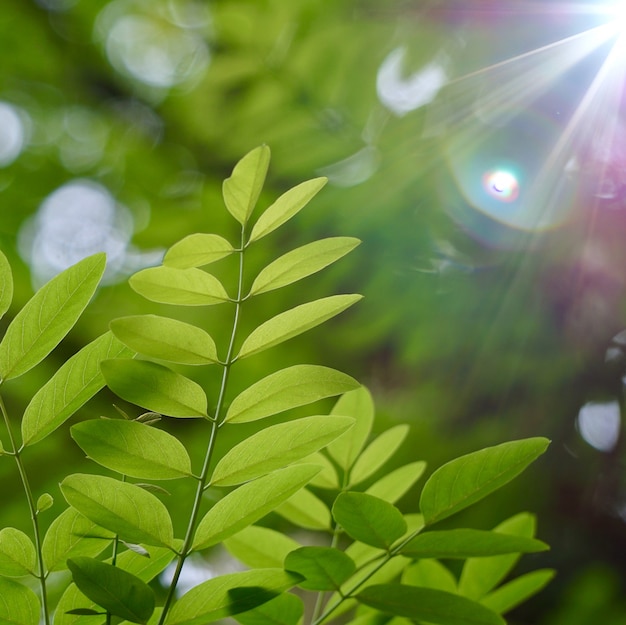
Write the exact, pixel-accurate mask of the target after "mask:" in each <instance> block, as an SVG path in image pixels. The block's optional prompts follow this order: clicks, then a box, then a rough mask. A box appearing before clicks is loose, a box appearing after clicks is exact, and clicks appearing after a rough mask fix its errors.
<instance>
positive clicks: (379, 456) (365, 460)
mask: <svg viewBox="0 0 626 625" xmlns="http://www.w3.org/2000/svg"><path fill="white" fill-rule="evenodd" d="M408 433H409V426H408V425H396V426H395V427H393V428H390V429H389V430H387V431H386V432H383V433H382V434H381V435H380V436H378V437H377V438H375V439H374V440H373V441H372V442H371V443H370V444H369V445H368V446H367V448H366V449H365V450H364V451H363V453H361V455H360V456H359V457H358V458H357V459H356V462H355V463H354V466H353V467H352V470H351V471H350V484H351V485H355V484H359V483H360V482H363V481H364V480H366V479H367V478H368V477H370V476H371V475H374V473H376V471H378V469H380V468H381V467H382V466H383V465H384V464H385V463H386V462H387V461H388V460H389V459H390V458H392V457H393V456H394V454H395V453H396V451H398V448H399V447H400V445H402V443H403V442H404V439H405V438H406V435H407V434H408Z"/></svg>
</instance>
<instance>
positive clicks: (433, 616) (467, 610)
mask: <svg viewBox="0 0 626 625" xmlns="http://www.w3.org/2000/svg"><path fill="white" fill-rule="evenodd" d="M356 598H357V599H358V600H359V601H360V602H361V603H364V604H365V605H368V606H370V607H372V608H375V609H376V610H380V611H381V612H385V613H387V614H393V615H395V616H404V617H406V618H410V619H412V620H419V621H425V622H427V623H433V624H436V625H506V624H505V621H504V619H502V617H501V616H499V615H498V614H496V613H495V612H493V611H492V610H490V609H488V608H486V607H485V606H482V605H480V604H479V603H476V602H474V601H471V600H470V599H466V598H465V597H461V596H459V595H455V594H453V593H450V592H445V591H443V590H435V589H433V588H419V587H418V586H409V585H406V584H377V585H374V586H369V587H368V588H365V589H363V590H362V591H361V592H360V593H359V594H358V595H357V597H356Z"/></svg>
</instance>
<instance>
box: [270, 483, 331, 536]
mask: <svg viewBox="0 0 626 625" xmlns="http://www.w3.org/2000/svg"><path fill="white" fill-rule="evenodd" d="M276 513H277V514H280V516H282V517H284V518H285V519H287V520H288V521H290V522H291V523H293V524H294V525H297V526H299V527H303V528H305V529H309V530H322V531H328V530H330V529H331V516H330V510H329V509H328V506H327V505H326V504H325V503H324V502H323V501H322V500H321V499H320V498H319V497H317V496H316V495H314V494H313V493H312V492H311V491H310V490H308V489H306V488H303V489H301V490H299V491H297V492H295V493H294V494H293V495H292V496H291V497H289V499H288V500H287V501H285V502H284V503H283V504H281V505H280V506H278V508H276Z"/></svg>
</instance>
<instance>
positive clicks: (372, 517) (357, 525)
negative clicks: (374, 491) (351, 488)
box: [332, 492, 407, 549]
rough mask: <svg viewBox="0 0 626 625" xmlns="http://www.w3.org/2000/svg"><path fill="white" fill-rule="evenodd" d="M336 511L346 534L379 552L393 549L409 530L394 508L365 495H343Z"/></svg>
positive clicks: (376, 498) (334, 505) (334, 515)
mask: <svg viewBox="0 0 626 625" xmlns="http://www.w3.org/2000/svg"><path fill="white" fill-rule="evenodd" d="M332 512H333V517H334V518H335V521H337V523H338V524H339V525H341V527H342V528H343V529H344V531H345V532H346V534H348V535H349V536H350V537H352V538H354V539H355V540H360V541H361V542H363V543H365V544H366V545H371V546H372V547H378V548H379V549H389V548H390V547H391V545H392V544H393V543H394V542H395V541H396V540H398V538H400V537H401V536H403V535H404V533H405V532H406V530H407V525H406V521H405V520H404V518H403V516H402V513H401V512H400V511H399V510H398V509H397V508H396V507H395V506H394V505H392V504H390V503H388V502H386V501H383V500H382V499H379V498H378V497H373V496H372V495H366V494H365V493H352V492H347V493H341V494H340V495H339V496H338V497H337V499H335V503H334V504H333V511H332Z"/></svg>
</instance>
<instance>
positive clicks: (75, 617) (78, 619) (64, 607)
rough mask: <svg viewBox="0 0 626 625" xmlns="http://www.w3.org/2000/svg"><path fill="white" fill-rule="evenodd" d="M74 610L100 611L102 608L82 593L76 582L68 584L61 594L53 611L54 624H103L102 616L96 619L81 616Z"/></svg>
mask: <svg viewBox="0 0 626 625" xmlns="http://www.w3.org/2000/svg"><path fill="white" fill-rule="evenodd" d="M76 610H94V611H95V612H102V608H98V606H97V605H96V604H95V603H94V602H93V601H91V600H89V599H87V597H85V595H83V593H82V592H80V590H78V587H77V586H76V584H70V585H69V586H68V587H67V588H66V589H65V592H64V593H63V594H62V595H61V598H60V599H59V603H58V604H57V606H56V609H55V611H54V625H104V622H105V621H104V618H101V619H99V620H96V619H94V618H92V617H90V616H82V615H80V614H78V613H76Z"/></svg>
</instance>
